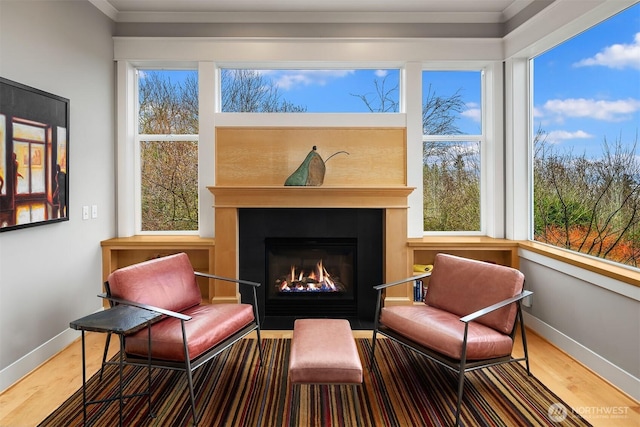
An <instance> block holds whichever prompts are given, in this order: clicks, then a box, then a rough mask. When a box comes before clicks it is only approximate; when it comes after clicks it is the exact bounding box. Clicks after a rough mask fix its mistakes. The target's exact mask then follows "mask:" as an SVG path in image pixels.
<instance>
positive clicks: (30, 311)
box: [0, 0, 115, 390]
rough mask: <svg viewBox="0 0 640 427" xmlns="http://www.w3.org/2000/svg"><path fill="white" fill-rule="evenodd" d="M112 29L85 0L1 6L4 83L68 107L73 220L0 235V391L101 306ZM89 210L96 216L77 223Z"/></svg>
mask: <svg viewBox="0 0 640 427" xmlns="http://www.w3.org/2000/svg"><path fill="white" fill-rule="evenodd" d="M112 25H113V23H112V22H111V21H110V20H109V19H107V18H106V17H105V16H104V15H103V14H101V13H100V12H99V11H98V10H97V9H96V8H95V7H94V6H92V5H91V4H90V3H88V2H85V1H81V2H80V1H55V2H52V1H28V2H26V1H23V0H2V1H0V76H2V77H4V78H7V79H10V80H14V81H17V82H19V83H22V84H25V85H28V86H32V87H35V88H38V89H41V90H44V91H46V92H50V93H53V94H56V95H59V96H62V97H65V98H68V99H70V108H71V116H70V129H69V154H68V155H69V175H68V180H69V181H68V185H69V217H70V220H69V221H66V222H60V223H55V224H48V225H42V226H37V227H31V228H25V229H20V230H12V231H6V232H2V233H0V390H3V389H5V388H6V387H8V386H9V385H11V384H12V383H14V382H15V381H16V380H18V379H19V378H20V377H22V376H23V375H25V374H26V373H28V372H29V371H31V370H32V369H34V368H35V367H36V366H38V365H39V364H40V363H42V362H43V361H45V360H46V359H47V358H49V357H50V356H52V355H53V354H55V353H57V352H58V351H60V350H61V349H62V348H63V347H65V346H66V345H67V344H68V343H69V342H70V341H72V340H73V339H75V338H77V337H78V333H77V332H76V331H71V330H70V329H69V322H70V321H72V320H74V319H77V318H79V317H82V316H84V315H86V314H89V313H91V312H93V311H96V310H98V309H100V307H101V301H100V299H99V298H97V297H96V295H97V294H98V293H100V292H101V284H102V282H101V281H102V274H101V272H102V265H101V252H100V241H101V240H104V239H107V238H110V237H113V236H114V235H115V206H114V200H115V198H114V196H115V185H114V90H115V89H114V71H113V70H114V66H113V42H112V39H111V35H112ZM94 204H95V205H97V206H98V218H96V219H90V220H82V215H81V212H82V206H83V205H89V206H90V205H94ZM69 369H80V366H70V367H69Z"/></svg>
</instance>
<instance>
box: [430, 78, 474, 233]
mask: <svg viewBox="0 0 640 427" xmlns="http://www.w3.org/2000/svg"><path fill="white" fill-rule="evenodd" d="M422 88H423V96H422V128H423V138H422V139H423V179H424V231H426V232H430V231H446V232H480V231H481V229H482V226H481V216H480V206H481V203H480V187H481V186H480V182H481V170H480V150H481V148H482V142H483V140H484V137H483V133H484V132H483V128H482V109H481V105H482V100H481V98H482V72H481V71H424V72H423V74H422Z"/></svg>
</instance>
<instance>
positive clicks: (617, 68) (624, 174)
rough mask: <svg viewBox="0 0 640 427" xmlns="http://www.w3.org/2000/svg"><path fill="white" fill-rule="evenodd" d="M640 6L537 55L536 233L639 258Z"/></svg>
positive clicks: (595, 251) (598, 252)
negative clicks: (639, 17) (639, 52)
mask: <svg viewBox="0 0 640 427" xmlns="http://www.w3.org/2000/svg"><path fill="white" fill-rule="evenodd" d="M639 14H640V5H635V6H633V7H631V8H629V9H627V10H626V11H624V12H622V13H620V14H618V15H617V16H614V17H612V18H610V19H609V20H607V21H605V22H603V23H601V24H599V25H597V26H595V27H593V28H591V29H590V30H588V31H586V32H584V33H582V34H580V35H578V36H576V37H575V38H573V39H571V40H568V41H566V42H565V43H563V44H561V45H559V46H557V47H555V48H553V49H551V50H549V51H548V52H546V53H544V54H542V55H539V56H538V57H535V58H534V59H532V60H531V63H532V64H531V67H532V69H533V71H534V72H533V79H532V84H533V105H534V109H533V110H534V114H533V117H532V118H531V120H532V123H533V127H534V129H533V131H534V136H533V150H534V152H533V159H534V165H533V183H534V189H533V239H534V240H536V241H539V242H543V243H548V244H550V245H554V246H558V247H561V248H564V249H568V250H573V251H577V252H581V253H585V254H589V255H592V256H596V257H600V258H604V259H608V260H611V261H615V262H618V263H622V264H626V265H630V266H634V267H638V266H639V262H640V157H638V150H637V142H638V124H639V123H640V84H639V82H640V59H639V58H640V57H639V56H638V54H637V52H638V50H640V22H639V21H638V19H637V18H638V16H639ZM634 52H635V53H634Z"/></svg>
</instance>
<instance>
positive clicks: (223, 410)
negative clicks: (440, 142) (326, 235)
mask: <svg viewBox="0 0 640 427" xmlns="http://www.w3.org/2000/svg"><path fill="white" fill-rule="evenodd" d="M356 342H357V344H358V350H359V351H360V356H361V358H362V361H363V367H364V383H363V384H362V385H361V386H320V385H302V386H295V387H292V386H291V385H290V384H288V382H287V365H288V360H289V345H290V340H288V339H264V340H263V350H264V356H265V359H264V365H263V366H262V367H261V368H259V367H258V352H257V349H256V340H254V339H245V340H243V341H242V342H240V343H237V344H235V345H234V346H232V347H231V348H230V349H228V350H226V351H225V352H224V353H222V354H221V355H219V356H218V357H217V358H216V359H214V360H213V361H212V362H210V363H208V364H206V365H205V366H203V367H201V368H200V369H198V370H197V371H196V373H195V375H194V383H195V384H194V385H195V389H196V399H197V410H198V414H202V418H201V422H200V424H199V425H200V426H234V427H236V426H252V427H257V426H323V427H324V426H358V427H360V426H402V427H404V426H450V425H452V424H453V423H454V411H455V399H456V389H457V378H456V375H455V374H454V373H452V372H450V371H449V370H446V369H445V368H442V367H439V366H437V365H435V364H433V363H431V362H430V361H428V360H426V359H425V358H424V357H422V356H420V355H419V354H416V353H414V352H412V351H410V350H406V349H405V348H404V347H402V346H400V345H398V344H396V343H394V342H392V341H390V340H388V339H380V340H379V341H378V344H377V346H376V365H375V367H374V369H372V370H370V369H369V368H368V360H369V355H370V351H371V340H370V339H357V340H356ZM146 381H147V376H146V370H143V369H140V368H134V367H126V368H125V374H124V384H125V393H136V392H141V391H144V390H145V389H146V384H147V382H146ZM87 384H88V398H89V399H102V398H106V397H110V396H113V395H114V393H115V392H116V391H117V387H118V373H117V368H116V367H115V366H109V367H107V368H106V371H105V375H104V377H103V379H102V381H101V382H100V381H99V379H98V377H97V375H96V376H94V377H92V378H90V380H89V381H88V383H87ZM188 394H189V393H188V389H187V380H186V376H185V375H184V374H183V373H180V372H173V371H167V370H159V369H154V370H153V371H152V402H153V410H154V412H155V413H156V418H154V419H152V418H149V417H148V406H147V399H146V398H145V397H135V398H131V399H127V402H126V405H125V407H124V419H125V421H124V425H126V426H187V425H192V422H193V420H192V418H191V406H190V403H189V397H188ZM462 407H463V412H462V425H465V426H558V425H562V426H588V425H589V423H587V422H586V421H585V420H584V419H582V418H581V417H580V416H579V415H577V414H575V413H574V412H573V411H572V410H571V408H570V407H568V406H567V405H566V404H564V403H563V402H562V401H561V400H560V399H559V398H558V397H557V396H556V395H555V394H554V393H553V392H551V391H550V390H549V389H548V388H547V387H545V385H544V384H542V383H541V382H540V381H538V380H537V379H536V378H535V377H533V376H527V374H526V370H525V369H524V368H523V367H522V366H520V365H516V364H509V365H502V366H498V367H493V368H488V369H483V370H480V371H474V372H471V373H468V374H467V377H466V383H465V390H464V400H463V406H462ZM87 414H88V415H87V416H88V419H87V421H88V423H87V425H92V426H114V425H117V424H118V403H117V402H113V403H110V404H95V405H90V406H89V407H88V408H87ZM82 421H83V417H82V390H79V391H77V392H76V393H74V394H73V396H71V397H70V398H69V399H68V400H67V401H66V402H65V403H63V404H62V405H61V406H60V407H59V408H58V409H57V410H56V411H55V412H53V413H52V414H51V415H49V417H47V419H45V420H44V421H43V422H42V423H41V424H40V426H43V427H44V426H56V427H58V426H81V425H82ZM560 421H561V423H559V422H560Z"/></svg>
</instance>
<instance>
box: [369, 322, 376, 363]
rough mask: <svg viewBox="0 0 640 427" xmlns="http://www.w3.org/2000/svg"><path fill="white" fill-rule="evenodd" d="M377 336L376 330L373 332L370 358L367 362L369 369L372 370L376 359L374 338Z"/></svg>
mask: <svg viewBox="0 0 640 427" xmlns="http://www.w3.org/2000/svg"><path fill="white" fill-rule="evenodd" d="M377 334H378V331H377V330H375V329H374V330H373V339H372V340H371V358H370V360H369V369H370V370H373V363H374V359H375V357H376V336H377Z"/></svg>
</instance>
